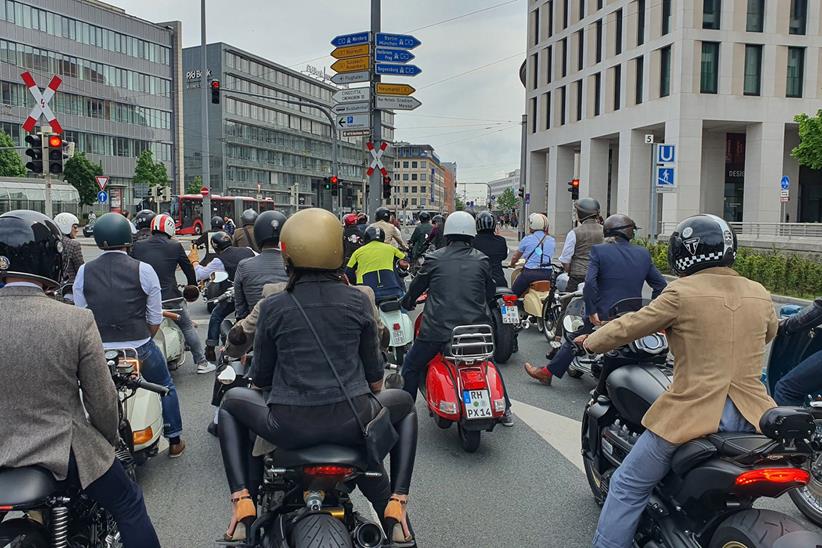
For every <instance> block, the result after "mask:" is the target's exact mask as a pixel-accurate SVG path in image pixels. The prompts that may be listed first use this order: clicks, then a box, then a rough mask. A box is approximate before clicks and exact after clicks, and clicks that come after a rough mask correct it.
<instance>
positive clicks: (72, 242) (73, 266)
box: [54, 212, 85, 299]
mask: <svg viewBox="0 0 822 548" xmlns="http://www.w3.org/2000/svg"><path fill="white" fill-rule="evenodd" d="M54 223H55V224H56V225H57V228H59V229H60V232H62V233H63V240H62V241H63V276H62V279H61V280H60V282H61V283H69V284H71V283H74V278H75V277H76V276H77V271H78V270H79V269H80V267H81V266H83V263H84V262H85V261H83V250H82V248H81V247H80V242H78V241H77V240H76V239H75V238H77V232H78V231H79V229H80V219H78V218H77V217H76V216H75V215H72V214H71V213H65V212H64V213H58V214H57V216H56V217H54ZM70 295H71V293H68V294H66V295H65V296H66V297H67V298H69V299H71V297H70Z"/></svg>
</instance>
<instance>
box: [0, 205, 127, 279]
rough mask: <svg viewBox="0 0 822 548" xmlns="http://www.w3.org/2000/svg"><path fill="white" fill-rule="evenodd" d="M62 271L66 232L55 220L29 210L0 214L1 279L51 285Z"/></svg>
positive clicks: (60, 275)
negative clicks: (64, 233)
mask: <svg viewBox="0 0 822 548" xmlns="http://www.w3.org/2000/svg"><path fill="white" fill-rule="evenodd" d="M118 216H119V215H118ZM126 222H128V221H126ZM129 234H130V233H129ZM62 271H63V235H62V234H61V233H60V229H59V228H57V225H56V224H55V223H54V221H52V220H51V219H49V218H48V217H46V216H45V215H43V214H42V213H38V212H37V211H30V210H26V209H18V210H16V211H9V212H8V213H4V214H3V215H0V279H5V278H6V276H14V277H19V278H26V279H31V280H36V281H38V282H43V283H44V284H47V285H48V286H49V288H52V287H57V286H58V285H59V280H60V278H61V277H62Z"/></svg>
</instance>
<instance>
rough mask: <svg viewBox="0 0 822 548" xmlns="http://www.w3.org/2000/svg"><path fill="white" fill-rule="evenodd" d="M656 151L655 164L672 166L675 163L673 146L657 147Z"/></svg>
mask: <svg viewBox="0 0 822 548" xmlns="http://www.w3.org/2000/svg"><path fill="white" fill-rule="evenodd" d="M656 151H657V152H656V160H657V163H660V164H673V163H674V162H675V161H676V147H675V146H674V145H659V146H658V147H657V149H656Z"/></svg>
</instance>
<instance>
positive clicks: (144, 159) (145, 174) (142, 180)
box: [133, 150, 169, 188]
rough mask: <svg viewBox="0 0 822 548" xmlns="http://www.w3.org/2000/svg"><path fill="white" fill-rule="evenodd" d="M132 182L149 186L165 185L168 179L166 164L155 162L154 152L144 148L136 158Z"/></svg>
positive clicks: (163, 186)
mask: <svg viewBox="0 0 822 548" xmlns="http://www.w3.org/2000/svg"><path fill="white" fill-rule="evenodd" d="M133 182H134V184H135V185H146V186H148V187H149V188H151V187H153V186H159V187H161V188H165V187H167V186H168V184H169V180H168V172H167V171H166V165H165V164H164V163H163V162H155V161H154V154H153V153H152V152H151V151H150V150H144V151H143V152H142V153H141V154H140V156H139V157H138V158H137V166H136V167H135V168H134V179H133Z"/></svg>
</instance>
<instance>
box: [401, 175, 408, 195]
mask: <svg viewBox="0 0 822 548" xmlns="http://www.w3.org/2000/svg"><path fill="white" fill-rule="evenodd" d="M402 180H403V181H407V180H408V174H407V173H403V174H402ZM405 192H408V187H405Z"/></svg>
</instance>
